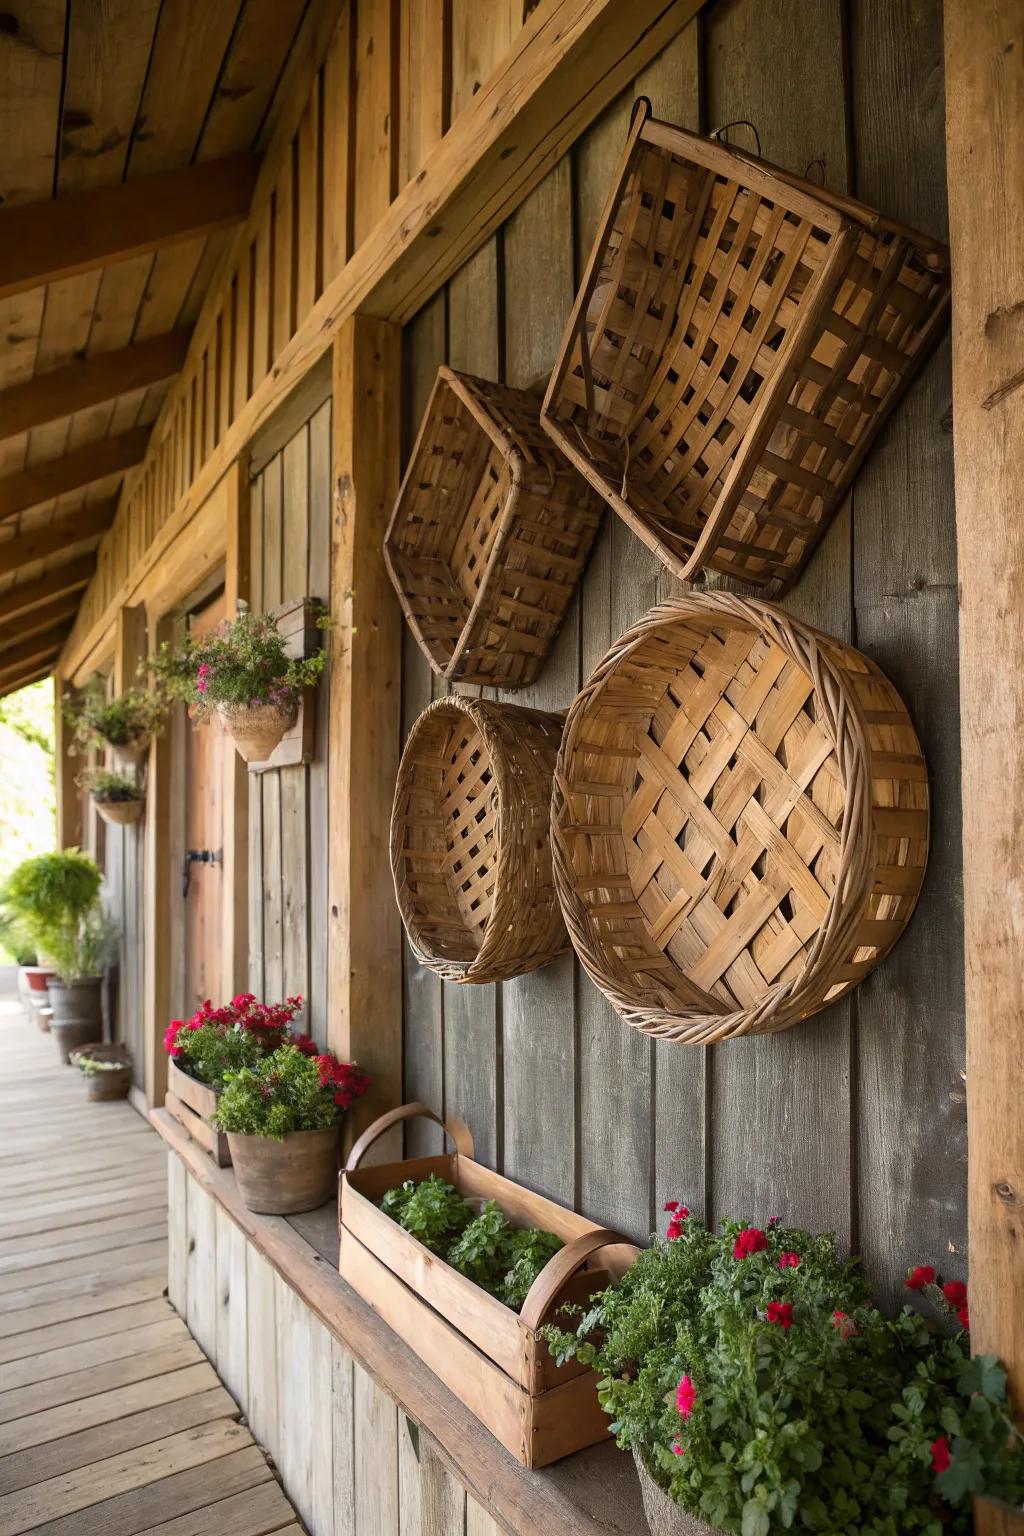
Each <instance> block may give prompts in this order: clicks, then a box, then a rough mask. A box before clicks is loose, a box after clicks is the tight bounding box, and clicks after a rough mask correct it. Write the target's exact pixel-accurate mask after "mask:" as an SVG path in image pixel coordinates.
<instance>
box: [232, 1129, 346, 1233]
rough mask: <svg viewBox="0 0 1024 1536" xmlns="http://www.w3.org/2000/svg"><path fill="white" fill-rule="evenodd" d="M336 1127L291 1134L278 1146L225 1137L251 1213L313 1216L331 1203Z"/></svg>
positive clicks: (260, 1140) (265, 1140)
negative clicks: (305, 1212) (303, 1213)
mask: <svg viewBox="0 0 1024 1536" xmlns="http://www.w3.org/2000/svg"><path fill="white" fill-rule="evenodd" d="M338 1133H339V1127H338V1126H333V1127H332V1128H331V1130H329V1131H293V1132H292V1134H291V1135H290V1136H286V1137H285V1138H284V1140H283V1141H274V1139H273V1138H272V1137H270V1136H239V1135H236V1134H235V1133H234V1132H233V1131H229V1132H228V1145H229V1146H230V1148H231V1161H232V1163H233V1164H234V1169H235V1177H236V1178H237V1180H238V1188H239V1192H240V1193H241V1196H242V1199H243V1201H244V1202H245V1204H246V1205H247V1206H248V1208H249V1210H250V1211H259V1212H261V1213H262V1214H263V1215H266V1216H291V1215H294V1214H295V1213H296V1212H298V1211H315V1210H316V1209H317V1207H318V1206H321V1205H325V1204H326V1203H327V1201H328V1200H330V1199H332V1198H333V1197H334V1194H335V1192H336V1189H337V1183H338Z"/></svg>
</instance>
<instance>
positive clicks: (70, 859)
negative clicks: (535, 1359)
mask: <svg viewBox="0 0 1024 1536" xmlns="http://www.w3.org/2000/svg"><path fill="white" fill-rule="evenodd" d="M100 881H101V877H100V871H99V868H98V867H97V864H96V861H95V860H94V859H92V858H90V857H89V855H88V854H87V853H82V852H81V851H80V850H79V849H78V848H66V849H65V850H64V851H63V852H61V853H43V854H39V855H38V856H37V857H36V858H34V859H26V860H25V861H24V862H23V863H22V864H19V865H18V867H17V868H16V869H15V870H13V871H12V872H11V874H10V875H9V876H8V879H7V883H6V885H5V886H4V890H3V895H2V898H0V900H2V904H3V907H4V910H5V911H6V912H7V913H8V914H9V916H10V918H11V919H13V921H14V922H16V923H17V924H18V925H19V927H20V928H21V929H22V931H23V933H24V935H25V936H26V937H27V938H28V939H29V941H30V942H31V943H32V944H33V945H34V946H35V947H36V949H37V950H39V951H41V952H42V953H44V954H45V955H46V956H47V957H48V958H49V959H50V960H52V961H53V964H54V966H55V968H56V970H57V974H58V975H59V976H60V977H61V979H62V980H63V981H75V980H78V979H79V978H81V977H83V976H95V975H97V974H99V970H101V969H102V967H103V964H104V962H105V960H107V959H108V958H109V955H110V950H111V945H112V942H113V939H114V934H115V933H116V930H112V927H111V925H110V923H109V922H107V920H106V919H105V918H104V917H103V915H102V913H101V912H100V906H99V896H100Z"/></svg>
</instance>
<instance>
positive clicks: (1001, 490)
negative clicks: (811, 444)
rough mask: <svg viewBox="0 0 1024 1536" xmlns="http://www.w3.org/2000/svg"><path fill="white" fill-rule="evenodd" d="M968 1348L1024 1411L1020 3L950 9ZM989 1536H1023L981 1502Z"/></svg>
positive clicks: (953, 2) (965, 1) (982, 1530)
mask: <svg viewBox="0 0 1024 1536" xmlns="http://www.w3.org/2000/svg"><path fill="white" fill-rule="evenodd" d="M945 46H946V113H947V127H946V134H947V149H948V179H949V205H950V207H949V212H950V236H951V245H952V252H953V442H954V455H955V462H956V512H957V548H958V552H959V578H960V706H961V711H962V719H963V732H962V735H963V767H962V784H963V807H964V941H965V960H966V1003H967V1116H968V1132H969V1138H970V1157H969V1165H968V1201H969V1229H970V1263H971V1272H970V1284H971V1342H972V1345H973V1347H974V1349H975V1350H976V1351H977V1352H978V1353H980V1354H993V1355H998V1356H999V1357H1000V1359H1001V1360H1002V1362H1003V1364H1004V1365H1005V1367H1006V1369H1007V1371H1008V1373H1009V1378H1010V1390H1011V1392H1012V1393H1013V1396H1014V1400H1015V1403H1016V1407H1017V1410H1018V1412H1024V1304H1022V1297H1024V1115H1022V1113H1021V1101H1022V1099H1024V1054H1022V1051H1021V1021H1022V1019H1024V968H1022V966H1021V951H1022V948H1024V907H1022V906H1021V904H1020V903H1019V902H1018V901H1017V899H1016V892H1017V890H1018V889H1019V886H1020V872H1021V868H1022V866H1024V755H1022V753H1021V742H1022V741H1024V590H1022V586H1021V575H1020V572H1021V560H1022V544H1021V517H1020V467H1021V464H1022V463H1024V0H987V3H986V4H984V5H979V4H977V0H946V7H945ZM977 1530H978V1532H979V1536H997V1533H998V1536H1010V1533H1011V1531H1012V1532H1015V1533H1016V1532H1021V1531H1024V1519H1022V1518H1021V1517H1020V1516H1019V1515H1017V1516H1012V1515H1010V1514H1007V1512H1005V1511H1003V1510H999V1509H996V1508H995V1507H994V1506H992V1505H990V1504H988V1503H987V1502H985V1501H980V1502H979V1506H978V1509H977Z"/></svg>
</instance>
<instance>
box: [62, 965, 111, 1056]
mask: <svg viewBox="0 0 1024 1536" xmlns="http://www.w3.org/2000/svg"><path fill="white" fill-rule="evenodd" d="M102 985H103V982H102V978H101V977H99V976H85V977H83V978H82V980H80V981H69V982H65V981H58V980H57V978H56V977H55V976H54V977H53V978H52V979H51V981H50V985H49V993H50V1007H51V1008H52V1009H53V1017H52V1018H51V1020H50V1033H51V1034H52V1035H53V1038H54V1039H55V1040H56V1042H57V1050H58V1052H59V1053H60V1059H61V1061H63V1062H69V1061H70V1059H71V1052H72V1051H73V1050H75V1049H76V1048H77V1047H78V1046H82V1045H88V1043H89V1041H90V1040H97V1039H99V1037H100V1036H101V1035H102V1034H103V998H102Z"/></svg>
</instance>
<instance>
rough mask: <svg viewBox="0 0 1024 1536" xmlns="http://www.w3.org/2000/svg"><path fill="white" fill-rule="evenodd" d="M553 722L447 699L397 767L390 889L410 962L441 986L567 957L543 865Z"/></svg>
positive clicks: (547, 866)
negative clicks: (411, 956) (439, 979)
mask: <svg viewBox="0 0 1024 1536" xmlns="http://www.w3.org/2000/svg"><path fill="white" fill-rule="evenodd" d="M561 733H562V717H561V715H551V714H544V713H542V712H541V711H539V710H533V709H523V708H520V707H519V706H518V705H515V704H497V703H494V702H492V701H490V700H484V699H468V698H458V697H455V696H451V697H449V698H446V699H438V700H436V701H435V702H434V703H433V704H430V705H428V707H427V708H426V709H425V710H424V711H423V713H422V715H420V717H419V719H418V720H417V721H416V724H415V725H414V726H413V728H412V731H411V732H410V735H409V740H408V742H407V743H406V748H405V752H404V753H403V755H402V762H401V765H400V767H399V770H398V783H397V786H396V790H395V803H394V810H393V814H392V820H391V868H392V872H393V874H394V877H395V892H396V895H397V898H398V906H399V910H400V911H401V914H402V921H403V922H404V924H405V928H406V932H407V934H408V936H409V942H410V944H411V945H412V948H413V951H414V953H415V955H416V958H417V959H418V960H419V962H420V963H421V964H422V965H426V966H429V967H430V969H431V970H433V971H436V972H437V973H438V975H440V976H443V977H444V978H445V980H446V981H457V982H489V981H506V980H508V979H509V977H511V976H519V975H522V974H523V972H525V971H532V970H536V969H537V967H539V966H542V965H547V964H548V962H549V961H551V960H554V959H555V957H556V956H557V955H560V954H562V953H564V951H565V950H566V949H568V947H569V944H568V938H567V935H566V932H565V924H564V922H563V920H562V915H561V912H560V910H559V906H558V900H557V897H556V894H555V887H554V879H553V875H552V869H551V850H550V841H549V815H550V800H551V781H552V776H553V774H554V767H555V756H556V753H557V751H558V743H559V739H560V737H561Z"/></svg>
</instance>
